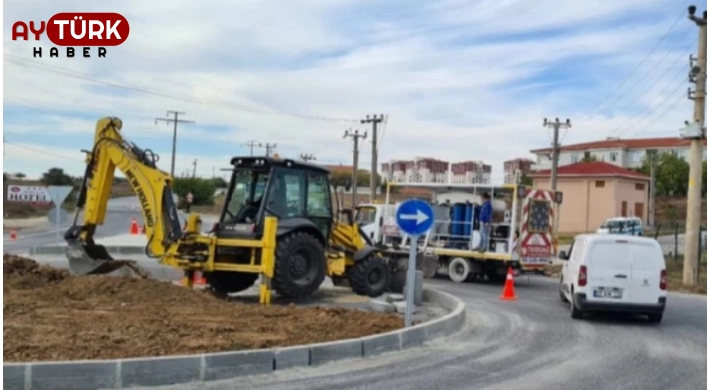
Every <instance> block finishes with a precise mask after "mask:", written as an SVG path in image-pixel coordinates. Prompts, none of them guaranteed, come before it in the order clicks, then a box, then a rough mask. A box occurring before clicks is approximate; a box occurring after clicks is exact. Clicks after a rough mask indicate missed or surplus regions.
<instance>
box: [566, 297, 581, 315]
mask: <svg viewBox="0 0 710 390" xmlns="http://www.w3.org/2000/svg"><path fill="white" fill-rule="evenodd" d="M569 307H570V316H571V317H572V318H574V319H575V320H578V319H580V318H582V314H583V312H582V311H581V310H579V309H577V305H575V304H574V299H570V300H569Z"/></svg>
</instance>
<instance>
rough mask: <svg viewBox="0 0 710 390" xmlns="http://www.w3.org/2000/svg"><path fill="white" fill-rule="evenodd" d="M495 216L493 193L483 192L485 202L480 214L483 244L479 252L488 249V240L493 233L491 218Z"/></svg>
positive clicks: (479, 221)
mask: <svg viewBox="0 0 710 390" xmlns="http://www.w3.org/2000/svg"><path fill="white" fill-rule="evenodd" d="M492 217H493V206H492V205H491V195H490V194H489V193H487V192H486V193H484V194H483V204H482V205H481V211H480V213H479V214H478V223H479V231H480V233H481V244H480V245H479V246H478V248H475V249H474V250H477V251H479V252H485V251H487V250H488V241H489V239H490V235H491V219H492Z"/></svg>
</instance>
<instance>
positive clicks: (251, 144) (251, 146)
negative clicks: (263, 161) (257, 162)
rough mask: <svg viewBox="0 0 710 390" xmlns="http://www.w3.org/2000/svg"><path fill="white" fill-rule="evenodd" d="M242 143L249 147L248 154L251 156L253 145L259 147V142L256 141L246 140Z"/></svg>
mask: <svg viewBox="0 0 710 390" xmlns="http://www.w3.org/2000/svg"><path fill="white" fill-rule="evenodd" d="M243 145H244V146H246V147H248V148H249V155H250V156H252V157H253V156H254V147H261V144H260V143H258V142H256V141H247V142H246V143H244V144H243Z"/></svg>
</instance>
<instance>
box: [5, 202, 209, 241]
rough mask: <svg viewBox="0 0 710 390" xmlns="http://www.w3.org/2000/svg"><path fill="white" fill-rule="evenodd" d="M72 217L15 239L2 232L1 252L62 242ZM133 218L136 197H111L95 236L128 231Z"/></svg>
mask: <svg viewBox="0 0 710 390" xmlns="http://www.w3.org/2000/svg"><path fill="white" fill-rule="evenodd" d="M82 216H83V215H80V220H81V217H82ZM179 216H180V218H181V220H183V219H184V217H185V214H184V213H182V212H180V213H179ZM73 217H74V214H71V215H70V220H69V221H68V222H66V223H64V224H63V225H62V226H61V227H60V229H56V227H55V226H47V227H45V228H41V229H32V230H27V231H24V230H20V231H18V232H17V239H16V240H10V235H9V234H8V233H4V234H3V252H4V253H13V254H26V253H29V250H30V248H31V247H33V246H40V245H53V244H57V243H60V244H63V243H64V238H63V235H64V232H65V231H66V229H67V228H68V227H69V226H71V219H72V218H73ZM133 218H136V220H137V222H138V225H139V226H140V225H141V224H142V223H143V216H142V214H141V212H140V205H139V203H138V198H136V197H133V196H131V197H123V198H115V199H111V200H109V203H108V208H107V212H106V218H105V220H104V224H103V225H101V226H99V227H98V228H97V229H96V235H95V237H96V238H97V239H98V238H104V237H110V236H116V235H120V234H127V233H129V232H130V228H131V220H132V219H133ZM203 225H204V226H203V227H204V228H211V226H207V224H206V223H204V224H203ZM57 231H59V239H57Z"/></svg>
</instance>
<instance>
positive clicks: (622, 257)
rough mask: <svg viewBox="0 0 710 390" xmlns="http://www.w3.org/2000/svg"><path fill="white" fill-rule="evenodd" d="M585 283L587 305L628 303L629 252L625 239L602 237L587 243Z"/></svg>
mask: <svg viewBox="0 0 710 390" xmlns="http://www.w3.org/2000/svg"><path fill="white" fill-rule="evenodd" d="M588 253H589V255H588V257H587V262H586V266H587V280H588V282H587V283H588V290H587V291H588V294H587V299H588V300H589V301H590V302H608V303H612V302H618V303H623V302H628V301H630V296H629V288H630V284H629V283H630V280H631V279H630V278H631V250H630V245H629V243H628V242H627V241H626V240H620V239H613V238H609V239H607V238H604V239H598V240H592V241H591V242H590V243H589V252H588Z"/></svg>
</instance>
